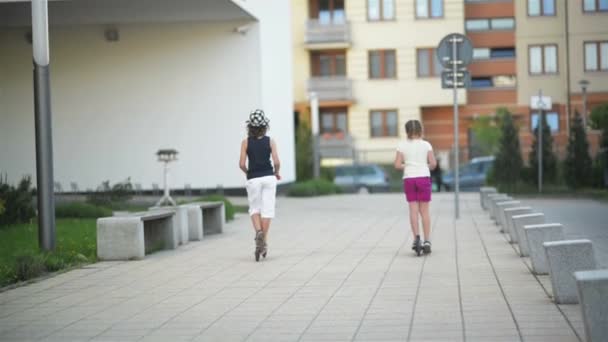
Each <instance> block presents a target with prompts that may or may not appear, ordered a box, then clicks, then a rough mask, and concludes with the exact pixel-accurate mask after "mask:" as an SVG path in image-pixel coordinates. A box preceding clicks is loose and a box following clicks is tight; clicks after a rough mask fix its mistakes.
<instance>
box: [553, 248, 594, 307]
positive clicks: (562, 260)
mask: <svg viewBox="0 0 608 342" xmlns="http://www.w3.org/2000/svg"><path fill="white" fill-rule="evenodd" d="M543 247H544V248H545V253H546V254H547V265H548V266H549V275H550V276H551V287H552V288H553V299H554V300H555V303H557V304H576V303H578V296H577V293H576V281H575V280H574V272H576V271H588V270H594V269H596V267H597V266H596V262H595V255H594V254H593V244H592V243H591V241H590V240H586V239H583V240H563V241H551V242H545V243H544V244H543Z"/></svg>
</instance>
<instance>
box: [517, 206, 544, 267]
mask: <svg viewBox="0 0 608 342" xmlns="http://www.w3.org/2000/svg"><path fill="white" fill-rule="evenodd" d="M543 223H545V214H542V213H532V214H524V215H515V216H513V231H514V232H515V234H516V235H517V243H518V245H519V255H520V256H522V257H527V256H529V255H530V248H529V247H528V237H527V235H526V234H525V232H524V227H526V226H529V225H535V224H543Z"/></svg>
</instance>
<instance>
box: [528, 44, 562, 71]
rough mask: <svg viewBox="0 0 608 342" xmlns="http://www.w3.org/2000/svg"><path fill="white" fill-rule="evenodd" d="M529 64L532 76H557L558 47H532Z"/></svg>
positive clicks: (529, 49) (529, 48)
mask: <svg viewBox="0 0 608 342" xmlns="http://www.w3.org/2000/svg"><path fill="white" fill-rule="evenodd" d="M528 62H529V72H530V75H544V74H557V45H555V44H550V45H530V46H529V47H528Z"/></svg>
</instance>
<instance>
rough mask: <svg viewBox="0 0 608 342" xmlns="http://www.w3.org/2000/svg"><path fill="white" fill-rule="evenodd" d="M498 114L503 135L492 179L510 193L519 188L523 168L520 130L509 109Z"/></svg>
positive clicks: (500, 110)
mask: <svg viewBox="0 0 608 342" xmlns="http://www.w3.org/2000/svg"><path fill="white" fill-rule="evenodd" d="M497 113H498V115H499V116H500V117H501V132H502V133H501V138H500V144H499V150H498V153H497V155H496V161H495V162H494V168H493V171H492V176H491V178H492V179H493V180H494V182H495V183H496V185H497V186H498V187H499V188H500V189H502V190H501V191H507V192H510V191H511V189H513V188H515V187H516V186H517V183H518V182H519V180H520V177H521V170H522V168H523V160H522V157H521V148H520V146H519V130H518V128H517V127H516V126H515V123H514V122H513V116H512V115H511V113H510V112H509V111H508V110H507V109H505V108H499V109H498V110H497Z"/></svg>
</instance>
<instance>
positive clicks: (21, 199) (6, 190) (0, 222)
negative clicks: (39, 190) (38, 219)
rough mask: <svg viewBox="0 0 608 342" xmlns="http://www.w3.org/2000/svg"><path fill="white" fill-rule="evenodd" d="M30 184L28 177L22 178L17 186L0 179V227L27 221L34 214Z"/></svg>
mask: <svg viewBox="0 0 608 342" xmlns="http://www.w3.org/2000/svg"><path fill="white" fill-rule="evenodd" d="M31 185H32V181H31V179H30V178H29V177H24V178H22V179H21V181H20V182H19V184H18V185H17V187H14V186H12V185H9V184H8V183H7V182H6V180H2V179H0V202H1V203H0V204H1V207H2V210H0V227H2V226H6V225H10V224H15V223H24V222H28V221H29V220H31V219H32V218H33V217H34V216H35V215H36V212H35V211H34V207H33V199H32V189H31Z"/></svg>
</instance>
